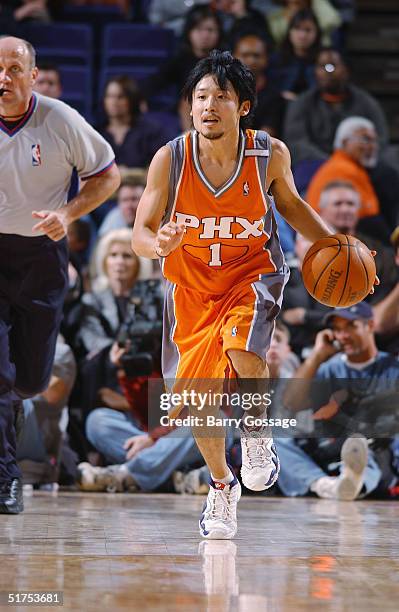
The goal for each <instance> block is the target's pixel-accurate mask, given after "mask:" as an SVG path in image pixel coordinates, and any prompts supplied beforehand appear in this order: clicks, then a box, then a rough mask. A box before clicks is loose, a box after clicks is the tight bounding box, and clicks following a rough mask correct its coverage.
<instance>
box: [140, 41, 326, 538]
mask: <svg viewBox="0 0 399 612" xmlns="http://www.w3.org/2000/svg"><path fill="white" fill-rule="evenodd" d="M184 95H185V97H186V98H187V100H188V102H189V103H190V105H191V116H192V120H193V124H194V131H192V132H190V133H187V134H185V135H183V136H180V137H178V138H176V139H175V140H174V141H172V142H170V143H168V145H166V146H164V147H162V148H161V149H160V150H159V151H158V152H157V153H156V155H155V156H154V159H153V161H152V163H151V166H150V169H149V174H148V182H147V187H146V189H145V191H144V194H143V196H142V199H141V201H140V204H139V207H138V211H137V217H136V223H135V226H134V230H133V242H132V246H133V249H134V250H135V252H136V253H137V254H139V255H142V256H144V257H151V258H157V257H158V258H160V259H161V262H162V269H163V274H164V276H165V278H166V279H167V294H166V302H165V321H164V343H163V374H164V377H165V378H166V379H193V378H197V379H206V378H208V379H212V378H223V377H224V374H225V371H226V367H227V366H229V368H230V369H232V370H233V372H234V373H235V375H236V376H237V377H238V379H259V378H260V379H264V378H266V377H267V376H268V369H267V365H266V361H265V357H266V353H267V350H268V348H269V345H270V339H271V335H272V333H273V329H274V321H275V318H276V316H277V315H278V313H279V311H280V307H281V302H282V292H283V288H284V285H285V283H286V281H287V277H288V268H287V266H286V264H285V262H284V257H283V253H282V250H281V248H280V244H279V239H278V234H277V230H276V223H275V220H274V217H273V212H272V208H271V204H270V198H269V195H268V194H269V192H270V193H271V194H272V195H273V197H274V199H275V202H276V205H277V208H278V210H279V211H280V212H281V214H282V215H283V216H284V218H285V219H286V220H287V221H288V223H290V224H291V225H292V226H293V227H294V228H295V229H296V230H297V231H298V232H300V233H301V234H302V235H304V236H305V237H306V238H307V239H308V240H310V241H311V242H312V243H313V242H315V241H316V240H319V239H320V238H324V237H326V236H328V235H330V234H331V232H330V230H329V229H328V227H327V226H326V225H325V224H324V222H323V221H322V220H321V219H320V217H319V216H318V215H317V214H316V213H315V212H314V211H313V209H312V208H311V207H310V206H309V205H308V204H307V203H306V202H304V201H303V200H302V199H301V198H300V196H299V195H298V193H297V191H296V188H295V185H294V182H293V178H292V174H291V169H290V155H289V152H288V150H287V148H286V146H285V145H284V144H283V143H282V142H280V141H279V140H276V139H273V138H270V136H269V135H268V134H267V133H266V132H255V131H252V130H245V131H244V128H245V124H246V122H247V121H248V120H249V118H250V115H251V112H252V110H253V108H254V105H255V97H256V94H255V80H254V77H253V75H252V73H251V72H250V71H249V70H248V69H247V68H246V67H245V66H244V65H243V64H242V63H241V62H240V61H239V60H237V59H234V58H233V57H232V55H231V54H230V53H228V52H220V51H213V52H212V53H211V55H210V56H209V57H208V58H205V59H203V60H201V61H200V62H199V63H198V64H197V66H196V67H195V68H194V70H193V71H192V73H191V74H190V76H189V78H188V80H187V83H186V86H185V90H184ZM261 410H262V412H263V411H264V408H262V409H261ZM252 412H253V414H254V415H255V416H264V415H263V414H262V412H260V411H259V410H257V409H256V408H255V407H254V408H253V409H252ZM194 435H196V434H195V432H194ZM196 441H197V444H198V446H199V449H200V451H201V453H202V455H203V457H204V459H205V461H206V463H207V465H208V467H209V470H210V472H211V483H210V490H209V494H208V498H207V502H206V504H205V508H204V511H203V514H202V516H201V519H200V533H201V534H202V536H203V537H205V538H216V539H218V538H223V539H224V538H232V537H233V536H234V535H235V533H236V530H237V519H236V505H237V502H238V500H239V498H240V494H241V489H240V484H239V482H238V480H237V478H236V477H235V476H234V475H233V473H232V472H231V470H230V469H229V467H228V465H227V463H226V458H225V441H224V439H223V438H221V437H219V436H217V435H215V436H210V437H202V436H200V435H196ZM241 441H242V470H241V475H242V480H243V482H244V484H245V486H246V487H248V488H249V489H252V490H256V491H260V490H263V489H267V488H269V487H271V486H272V485H273V484H274V483H275V481H276V480H277V476H278V470H279V462H278V457H277V454H276V450H275V446H274V444H273V440H272V438H271V437H270V432H269V430H266V429H262V428H261V429H259V428H258V429H252V430H251V428H250V427H245V426H244V427H243V430H242V437H241Z"/></svg>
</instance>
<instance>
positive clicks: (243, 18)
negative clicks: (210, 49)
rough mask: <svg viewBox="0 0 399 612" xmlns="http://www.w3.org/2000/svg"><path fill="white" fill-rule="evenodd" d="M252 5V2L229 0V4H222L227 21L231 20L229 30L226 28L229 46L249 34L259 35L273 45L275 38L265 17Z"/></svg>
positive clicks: (247, 0) (249, 0)
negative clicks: (238, 38)
mask: <svg viewBox="0 0 399 612" xmlns="http://www.w3.org/2000/svg"><path fill="white" fill-rule="evenodd" d="M223 5H224V6H223ZM252 5H253V2H252V1H251V0H227V2H224V3H222V7H223V9H224V15H225V16H226V18H227V20H228V18H230V19H229V20H228V21H227V24H228V26H227V29H226V27H225V34H226V38H227V40H228V41H229V46H232V44H233V42H234V41H235V40H236V38H237V37H238V36H242V35H243V34H248V33H249V32H252V33H253V34H257V35H258V36H260V37H261V38H263V39H264V40H266V41H267V43H268V44H269V45H270V46H271V45H272V44H273V38H272V35H271V34H270V32H269V25H268V23H267V20H266V18H265V16H264V15H263V13H261V11H259V10H258V9H256V8H254V7H253V6H252Z"/></svg>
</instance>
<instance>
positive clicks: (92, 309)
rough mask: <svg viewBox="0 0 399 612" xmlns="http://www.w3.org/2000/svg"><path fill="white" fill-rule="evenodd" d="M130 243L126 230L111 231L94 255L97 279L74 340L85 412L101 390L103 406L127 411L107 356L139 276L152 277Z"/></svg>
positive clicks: (86, 296)
mask: <svg viewBox="0 0 399 612" xmlns="http://www.w3.org/2000/svg"><path fill="white" fill-rule="evenodd" d="M130 243H131V231H130V230H128V229H119V230H114V231H112V232H109V233H108V234H106V235H105V236H103V238H102V239H101V240H100V241H99V243H98V246H97V249H96V252H95V254H94V256H95V263H96V266H95V267H96V272H97V276H96V278H95V279H94V283H93V287H94V288H93V291H92V292H90V293H85V294H84V295H83V298H82V302H83V304H84V308H83V313H82V319H81V325H80V329H79V333H78V339H77V340H78V341H79V342H80V343H81V345H82V347H83V349H84V350H85V353H86V359H85V360H84V362H83V363H82V364H81V381H82V397H81V403H82V408H83V409H84V411H85V412H88V411H89V410H90V409H91V408H92V407H94V405H95V403H96V402H97V400H98V392H99V390H100V389H101V393H100V400H101V401H102V402H103V405H104V403H107V404H109V403H110V402H116V407H121V408H125V409H126V408H127V404H126V402H125V401H123V400H124V398H123V397H122V396H121V394H120V388H119V383H118V381H117V378H116V371H115V367H114V366H113V365H112V364H111V362H110V360H109V352H110V349H111V347H112V346H113V345H115V344H116V337H117V334H118V331H119V329H120V327H121V325H122V323H123V322H124V320H125V319H126V317H127V315H128V313H129V312H130V309H131V308H132V307H133V306H132V302H131V296H132V293H133V291H134V289H135V288H137V287H136V286H137V283H138V277H139V274H141V275H142V276H146V275H147V274H148V275H151V274H152V265H151V262H150V261H149V260H144V259H139V258H138V257H137V256H136V255H135V254H134V253H133V251H132V249H131V245H130ZM114 405H115V403H114Z"/></svg>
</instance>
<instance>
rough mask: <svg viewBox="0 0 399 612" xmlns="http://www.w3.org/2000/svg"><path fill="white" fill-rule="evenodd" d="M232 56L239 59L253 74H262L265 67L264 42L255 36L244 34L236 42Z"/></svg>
mask: <svg viewBox="0 0 399 612" xmlns="http://www.w3.org/2000/svg"><path fill="white" fill-rule="evenodd" d="M234 56H235V57H236V58H237V59H239V60H241V61H242V63H243V64H245V66H246V67H247V68H249V69H250V70H251V71H252V72H253V73H254V75H255V76H258V75H260V74H262V73H263V72H264V71H265V70H266V67H267V63H268V62H267V53H266V48H265V44H264V43H263V41H262V40H261V39H260V38H258V37H257V36H245V38H241V40H240V41H239V42H238V43H237V45H236V48H235V50H234Z"/></svg>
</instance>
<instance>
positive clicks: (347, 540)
mask: <svg viewBox="0 0 399 612" xmlns="http://www.w3.org/2000/svg"><path fill="white" fill-rule="evenodd" d="M203 500H204V498H203V497H192V496H187V497H182V496H178V495H165V494H159V495H153V494H151V495H150V494H147V495H144V494H140V495H139V494H88V493H73V492H70V493H69V492H68V493H59V494H58V495H51V494H46V493H38V494H36V493H35V494H34V495H33V496H31V497H26V498H25V502H26V503H25V505H26V510H25V512H24V513H23V514H21V515H19V516H4V515H0V591H2V592H4V591H5V590H7V591H8V590H10V589H12V590H15V591H28V590H29V591H55V590H56V591H63V593H64V605H63V608H60V607H59V608H58V609H63V610H74V611H81V610H82V611H85V610H93V611H94V610H96V611H102V610H109V611H112V612H113V611H117V610H145V611H147V610H149V611H152V610H154V611H162V612H163V611H167V612H175V611H184V612H194V611H195V612H202V611H203V612H225V611H226V612H227V611H230V610H232V611H236V612H261V611H268V612H275V611H276V612H278V611H280V610H289V611H293V612H300V611H302V610H317V611H319V610H328V611H330V610H331V611H334V612H335V611H337V612H338V611H339V612H341V611H348V612H349V611H350V612H352V611H359V612H360V611H364V610H370V611H371V610H373V612H374V611H375V610H378V611H381V612H382V611H384V612H385V611H386V610H395V611H397V610H398V609H399V603H398V602H399V503H396V502H382V501H381V502H380V501H360V502H350V503H345V502H330V501H326V500H317V499H310V498H306V499H284V498H276V497H275V498H271V497H268V498H264V497H263V498H262V497H254V496H248V497H245V496H244V497H243V498H242V499H241V501H240V503H239V531H238V534H237V536H236V538H235V539H234V540H233V541H202V540H201V539H200V537H199V534H198V532H197V519H198V516H199V513H200V510H201V508H202V504H203ZM0 608H1V610H2V611H3V610H13V609H18V610H29V609H32V608H28V607H26V606H25V607H22V606H20V607H19V608H15V607H11V606H4V605H3V606H1V607H0ZM36 609H37V608H36ZM42 609H43V608H42ZM44 609H46V610H55V609H57V608H56V607H51V608H50V607H45V608H44Z"/></svg>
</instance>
